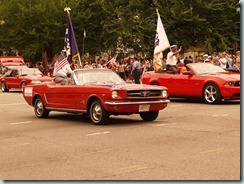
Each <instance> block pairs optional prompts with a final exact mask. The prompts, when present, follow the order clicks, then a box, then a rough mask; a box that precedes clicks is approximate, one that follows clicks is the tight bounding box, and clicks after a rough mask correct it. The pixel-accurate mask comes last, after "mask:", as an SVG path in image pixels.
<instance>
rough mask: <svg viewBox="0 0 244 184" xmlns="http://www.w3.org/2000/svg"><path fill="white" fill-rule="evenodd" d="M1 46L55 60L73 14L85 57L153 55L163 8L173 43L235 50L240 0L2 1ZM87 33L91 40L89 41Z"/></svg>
mask: <svg viewBox="0 0 244 184" xmlns="http://www.w3.org/2000/svg"><path fill="white" fill-rule="evenodd" d="M0 3H1V4H0V21H2V20H4V23H3V24H1V25H0V48H2V49H4V50H6V51H9V52H10V51H13V50H15V49H16V50H19V51H20V52H19V53H20V55H22V56H24V57H25V59H26V60H29V61H37V60H39V59H41V57H42V52H43V51H47V53H48V56H49V58H52V56H53V55H54V54H55V53H57V52H58V51H60V50H61V49H63V44H64V35H65V28H66V25H67V16H66V12H64V8H65V7H70V8H71V18H72V22H73V26H74V31H75V34H76V39H77V43H78V48H79V50H80V53H81V51H82V48H83V45H84V46H85V47H84V52H85V53H86V52H89V53H91V54H100V53H101V52H104V51H107V50H111V51H112V52H113V53H114V52H115V51H116V49H117V48H119V49H120V50H119V51H121V52H126V50H127V49H128V48H133V49H134V51H135V52H143V53H148V54H147V55H149V56H151V55H152V53H153V47H154V38H155V31H156V21H157V14H156V8H158V10H159V13H160V16H161V19H162V22H163V24H164V28H165V30H166V33H167V36H168V38H169V42H170V43H171V44H179V45H182V46H183V48H190V47H193V46H196V45H204V46H205V47H206V48H207V51H208V52H212V51H214V50H216V51H229V50H231V49H232V47H233V43H234V42H240V32H239V31H240V13H239V12H237V8H238V7H240V5H239V0H226V1H222V0H171V1H168V0H93V1H90V0H51V1H50V0H35V1H33V0H24V1H20V0H0ZM84 30H86V33H87V37H86V38H85V39H84V38H83V32H84Z"/></svg>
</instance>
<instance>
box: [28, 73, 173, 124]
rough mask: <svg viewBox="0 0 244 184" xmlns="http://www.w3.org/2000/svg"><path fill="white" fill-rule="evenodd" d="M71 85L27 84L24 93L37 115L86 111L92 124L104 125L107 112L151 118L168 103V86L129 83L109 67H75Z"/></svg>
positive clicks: (151, 119)
mask: <svg viewBox="0 0 244 184" xmlns="http://www.w3.org/2000/svg"><path fill="white" fill-rule="evenodd" d="M71 81H72V82H71V83H72V84H71V85H61V84H59V83H54V82H52V83H45V84H38V85H28V86H26V87H25V88H24V92H23V96H24V99H25V100H26V102H27V103H28V104H29V105H31V106H33V107H34V112H35V115H36V116H37V117H38V118H47V117H48V116H49V112H50V111H63V112H71V113H82V114H88V115H90V117H91V120H92V122H93V123H94V124H105V123H107V122H108V120H109V116H110V115H131V114H139V115H140V117H141V118H142V119H143V120H144V121H153V120H155V119H156V118H157V117H158V113H159V110H162V109H164V108H166V107H167V104H168V103H169V100H168V99H167V98H168V91H167V88H165V87H162V86H150V85H140V84H128V83H126V82H125V81H124V80H123V79H122V78H120V76H119V75H118V74H117V73H115V72H114V71H112V70H109V69H76V70H74V71H73V73H72V75H71Z"/></svg>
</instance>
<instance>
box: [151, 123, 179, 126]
mask: <svg viewBox="0 0 244 184" xmlns="http://www.w3.org/2000/svg"><path fill="white" fill-rule="evenodd" d="M175 124H177V123H163V124H157V125H155V126H167V125H175Z"/></svg>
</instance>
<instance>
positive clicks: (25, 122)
mask: <svg viewBox="0 0 244 184" xmlns="http://www.w3.org/2000/svg"><path fill="white" fill-rule="evenodd" d="M27 123H32V121H22V122H16V123H10V125H20V124H27Z"/></svg>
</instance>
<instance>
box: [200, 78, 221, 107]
mask: <svg viewBox="0 0 244 184" xmlns="http://www.w3.org/2000/svg"><path fill="white" fill-rule="evenodd" d="M203 97H204V99H205V101H206V102H207V103H209V104H217V103H220V102H221V100H222V99H221V94H220V91H219V88H218V87H217V86H216V85H215V84H212V83H210V84H207V85H206V86H205V87H204V90H203Z"/></svg>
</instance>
